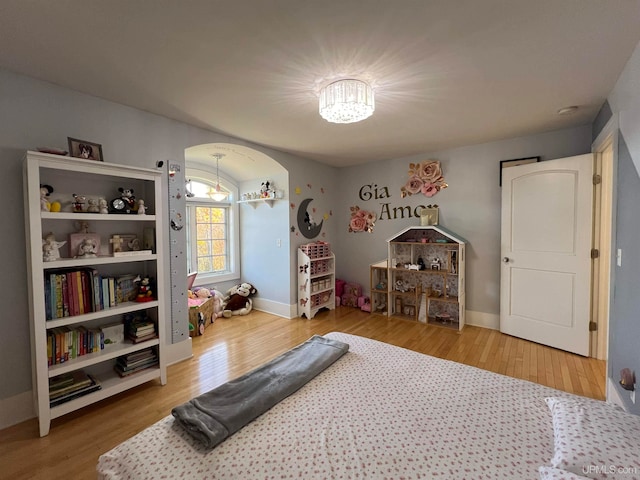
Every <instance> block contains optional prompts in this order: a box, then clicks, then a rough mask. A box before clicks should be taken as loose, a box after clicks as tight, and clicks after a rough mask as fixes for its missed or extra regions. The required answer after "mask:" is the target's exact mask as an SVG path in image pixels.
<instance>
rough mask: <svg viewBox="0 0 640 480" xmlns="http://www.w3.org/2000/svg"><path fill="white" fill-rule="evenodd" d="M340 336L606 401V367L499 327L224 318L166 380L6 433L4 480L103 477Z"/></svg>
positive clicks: (378, 319)
mask: <svg viewBox="0 0 640 480" xmlns="http://www.w3.org/2000/svg"><path fill="white" fill-rule="evenodd" d="M332 331H341V332H345V333H351V334H354V335H360V336H363V337H368V338H372V339H375V340H380V341H384V342H387V343H391V344H393V345H397V346H400V347H404V348H408V349H410V350H415V351H418V352H422V353H426V354H429V355H433V356H436V357H440V358H445V359H449V360H454V361H457V362H461V363H466V364H468V365H473V366H476V367H479V368H483V369H486V370H490V371H493V372H497V373H501V374H504V375H509V376H511V377H516V378H522V379H525V380H530V381H533V382H537V383H541V384H543V385H547V386H550V387H553V388H557V389H559V390H564V391H567V392H572V393H576V394H579V395H585V396H588V397H593V398H598V399H604V388H605V362H603V361H599V360H595V359H592V358H584V357H580V356H577V355H573V354H570V353H566V352H562V351H560V350H555V349H553V348H549V347H545V346H542V345H538V344H535V343H530V342H527V341H524V340H521V339H518V338H514V337H509V336H507V335H503V334H501V333H500V332H497V331H494V330H488V329H483V328H478V327H469V326H468V327H465V329H464V331H463V332H462V333H457V332H453V331H451V330H447V329H444V328H439V327H435V326H425V325H422V324H419V323H415V322H408V321H404V320H396V319H387V318H386V317H382V316H378V315H369V314H367V313H364V312H361V311H360V310H357V309H354V308H348V307H339V308H338V309H336V310H334V311H330V312H321V313H320V314H318V315H316V317H315V318H314V319H312V320H305V319H301V318H297V319H292V320H288V319H283V318H281V317H277V316H275V315H270V314H266V313H263V312H257V311H254V312H252V313H251V314H249V315H247V316H243V317H233V318H230V319H224V318H222V319H218V320H216V323H215V324H213V325H211V326H209V327H208V328H207V330H206V332H205V335H204V336H202V337H197V338H194V340H193V352H194V356H193V358H192V359H190V360H187V361H184V362H180V363H179V364H176V365H173V366H171V367H169V372H168V383H167V385H165V386H161V385H160V384H159V383H157V382H150V383H148V384H146V385H141V386H140V387H136V388H135V389H132V390H130V391H128V392H125V393H122V394H120V395H118V396H116V397H112V398H111V399H106V400H104V401H102V402H100V403H98V404H95V405H92V406H89V407H87V408H84V409H82V410H80V411H78V412H74V413H72V414H69V415H66V416H64V417H62V418H59V419H56V420H54V421H53V422H52V425H51V432H50V434H49V435H48V436H46V437H44V438H39V437H38V422H37V420H36V419H32V420H29V421H26V422H23V423H21V424H19V425H15V426H13V427H10V428H7V429H5V430H2V431H0V478H7V479H9V478H10V479H13V480H17V479H47V480H54V479H65V480H67V479H69V478H73V479H85V478H87V479H90V478H91V479H95V478H96V474H95V467H96V464H97V461H98V457H99V456H100V455H101V454H102V453H104V452H106V451H108V450H110V449H111V448H113V447H114V446H116V445H117V444H119V443H120V442H122V441H124V440H126V439H127V438H129V437H131V436H132V435H134V434H136V433H137V432H139V431H141V430H143V429H144V428H145V427H147V426H149V425H151V424H152V423H154V422H156V421H158V420H160V419H161V418H163V417H165V416H167V415H169V414H170V411H171V408H172V407H173V406H175V405H178V404H180V403H183V402H185V401H187V400H189V399H190V398H192V397H194V396H196V395H199V394H201V393H204V392H206V391H208V390H210V389H212V388H214V387H216V386H217V385H220V384H221V383H224V382H226V381H227V380H230V379H232V378H235V377H237V376H239V375H241V374H243V373H245V372H247V371H249V370H251V369H253V368H255V367H257V366H259V365H261V364H262V363H264V362H265V361H268V360H270V359H271V358H273V357H275V356H277V355H279V354H280V353H282V352H284V351H286V350H288V349H289V348H291V347H294V346H295V345H298V344H299V343H302V342H304V341H305V340H306V339H308V338H309V337H310V336H311V335H313V334H325V333H328V332H332Z"/></svg>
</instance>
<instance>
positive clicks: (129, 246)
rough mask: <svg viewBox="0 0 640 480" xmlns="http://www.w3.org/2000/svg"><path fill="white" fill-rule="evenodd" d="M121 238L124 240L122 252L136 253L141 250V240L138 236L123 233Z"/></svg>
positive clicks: (121, 247)
mask: <svg viewBox="0 0 640 480" xmlns="http://www.w3.org/2000/svg"><path fill="white" fill-rule="evenodd" d="M119 237H120V238H121V239H122V245H121V246H120V251H121V252H135V251H138V250H140V240H138V236H137V235H133V234H129V233H121V234H120V235H119Z"/></svg>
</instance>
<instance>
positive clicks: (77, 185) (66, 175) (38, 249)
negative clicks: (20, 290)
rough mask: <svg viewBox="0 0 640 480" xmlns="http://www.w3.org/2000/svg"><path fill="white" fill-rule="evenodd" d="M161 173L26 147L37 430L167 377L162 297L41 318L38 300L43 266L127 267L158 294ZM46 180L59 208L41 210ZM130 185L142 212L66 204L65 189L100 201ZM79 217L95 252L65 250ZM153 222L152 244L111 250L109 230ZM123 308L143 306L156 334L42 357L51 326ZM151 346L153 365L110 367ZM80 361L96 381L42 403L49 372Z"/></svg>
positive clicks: (91, 322)
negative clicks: (56, 247) (79, 392)
mask: <svg viewBox="0 0 640 480" xmlns="http://www.w3.org/2000/svg"><path fill="white" fill-rule="evenodd" d="M161 179H162V177H161V173H160V172H158V171H156V170H151V169H144V168H137V167H131V166H127V165H121V164H110V163H105V162H98V161H93V160H83V159H79V158H71V157H64V156H59V155H51V154H45V153H40V152H31V151H29V152H27V153H26V156H25V161H24V195H25V197H24V201H25V228H26V238H27V242H28V248H27V276H28V294H29V310H30V312H29V313H30V330H31V357H32V385H33V393H34V404H35V405H34V406H35V411H36V414H37V415H38V419H39V427H40V436H45V435H47V434H48V433H49V428H50V424H51V420H52V419H54V418H57V417H60V416H62V415H66V414H67V413H70V412H72V411H75V410H78V409H80V408H83V407H85V406H87V405H90V404H92V403H95V402H98V401H100V400H103V399H105V398H108V397H111V396H113V395H116V394H118V393H120V392H123V391H125V390H127V389H130V388H133V387H135V386H137V385H140V384H142V383H146V382H149V381H159V383H160V384H162V385H164V384H165V383H166V381H167V370H166V358H165V355H164V345H165V315H166V314H165V308H164V302H163V301H158V300H152V301H148V302H136V301H129V302H123V303H121V304H118V305H117V306H115V307H111V308H104V309H102V310H99V311H91V312H87V313H84V314H82V315H75V316H65V317H62V318H55V319H50V320H47V311H46V306H45V294H44V291H45V289H44V286H45V278H46V276H47V274H48V273H50V272H52V271H54V270H56V269H60V268H66V267H71V268H83V267H91V268H94V269H95V270H97V271H98V273H99V274H100V275H103V276H118V275H124V274H129V273H135V274H139V275H142V276H149V277H152V278H154V279H156V280H157V281H156V282H155V283H154V295H153V296H154V298H156V299H163V298H164V296H165V292H164V281H162V279H163V278H164V277H165V275H166V273H165V272H166V270H165V265H164V260H163V258H164V257H163V254H162V253H163V251H164V246H163V243H162V238H163V236H162V234H161V233H162V231H163V230H164V228H165V226H164V212H163V203H162V186H161V183H162V182H161ZM41 184H47V185H51V186H53V188H54V192H53V193H52V194H51V196H50V201H52V202H53V201H55V200H57V201H59V202H60V203H61V205H62V210H61V211H60V212H49V211H41V207H40V185H41ZM119 187H124V188H133V189H134V190H135V194H136V198H142V199H144V201H145V205H146V207H147V214H145V215H137V214H116V213H109V214H99V213H79V212H78V213H76V212H73V211H72V207H71V203H72V200H73V197H72V195H73V194H78V195H85V196H86V197H88V198H99V197H103V198H105V199H107V201H109V200H111V199H112V198H115V197H117V196H119V193H118V188H119ZM79 221H84V222H88V225H89V231H90V232H91V233H95V234H97V235H99V237H100V244H101V246H100V251H99V252H98V256H96V257H90V258H73V252H70V251H69V241H68V240H69V239H68V236H69V234H71V233H74V232H76V231H77V226H78V222H79ZM148 229H154V230H155V232H156V235H155V245H154V250H153V252H152V253H145V254H139V255H138V254H133V255H127V256H114V255H113V252H112V245H111V244H110V243H109V239H110V238H111V237H112V236H113V235H120V234H126V235H136V236H137V237H138V238H139V239H140V240H142V239H143V235H144V233H145V231H147V232H148ZM49 232H51V233H53V234H54V236H55V237H56V240H58V241H67V243H66V244H65V245H64V246H63V247H62V248H61V249H60V255H61V258H60V259H58V260H55V261H48V262H45V261H44V260H43V249H42V242H43V238H44V237H45V235H47V234H48V233H49ZM128 313H144V314H146V315H147V316H148V318H150V319H152V320H153V321H154V323H155V324H156V333H157V338H156V339H153V340H148V341H146V342H142V343H137V344H134V343H132V342H128V341H126V340H125V342H124V343H117V344H113V345H105V348H104V349H103V350H100V351H98V352H94V353H89V354H86V355H82V356H78V357H76V358H74V359H69V360H68V361H66V362H64V363H59V364H54V365H51V366H49V365H48V352H47V332H48V331H49V330H51V329H53V328H60V327H63V328H64V327H77V326H84V327H87V328H99V327H100V326H102V325H107V324H109V323H113V322H115V321H120V320H122V318H123V315H125V314H128ZM149 347H152V348H153V349H154V350H155V351H156V353H157V355H158V358H159V363H158V365H155V366H153V367H150V368H147V369H145V370H141V371H139V372H137V373H133V374H131V375H129V376H126V377H120V376H119V375H118V374H117V373H116V372H115V371H114V368H113V367H114V365H115V361H116V359H117V358H118V357H120V356H122V355H126V354H130V353H134V352H137V351H140V350H143V349H146V348H149ZM78 369H82V370H84V371H85V372H87V373H89V374H91V375H92V376H94V377H95V378H96V379H97V380H98V382H99V383H100V385H101V389H100V390H97V391H95V392H92V393H89V394H87V395H84V396H81V397H79V398H75V399H73V400H70V401H68V402H65V403H62V404H60V405H58V406H55V407H50V405H49V379H50V378H52V377H55V376H57V375H60V374H63V373H68V372H72V371H74V370H78Z"/></svg>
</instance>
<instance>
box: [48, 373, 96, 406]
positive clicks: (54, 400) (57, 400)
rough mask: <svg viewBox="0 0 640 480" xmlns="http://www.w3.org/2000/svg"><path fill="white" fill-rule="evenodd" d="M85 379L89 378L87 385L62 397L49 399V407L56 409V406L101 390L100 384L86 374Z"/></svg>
mask: <svg viewBox="0 0 640 480" xmlns="http://www.w3.org/2000/svg"><path fill="white" fill-rule="evenodd" d="M87 377H88V378H89V381H90V383H89V384H86V385H84V386H82V387H80V388H77V389H75V390H72V391H69V392H67V393H64V394H62V395H59V396H56V397H55V398H50V399H49V406H50V407H57V406H58V405H61V404H63V403H66V402H69V401H71V400H75V399H76V398H79V397H82V396H84V395H87V394H89V393H92V392H95V391H97V390H100V389H101V388H102V386H101V385H100V383H99V382H98V381H97V380H96V379H95V378H94V377H93V376H91V375H88V374H87Z"/></svg>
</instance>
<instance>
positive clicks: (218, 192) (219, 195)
mask: <svg viewBox="0 0 640 480" xmlns="http://www.w3.org/2000/svg"><path fill="white" fill-rule="evenodd" d="M211 156H212V157H214V158H215V159H216V187H215V190H214V191H213V193H209V196H210V197H211V198H212V199H213V200H215V201H216V202H221V201H222V200H224V199H225V198H227V195H228V193H227V192H223V191H222V189H221V188H220V159H221V158H222V157H224V153H212V154H211Z"/></svg>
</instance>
